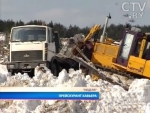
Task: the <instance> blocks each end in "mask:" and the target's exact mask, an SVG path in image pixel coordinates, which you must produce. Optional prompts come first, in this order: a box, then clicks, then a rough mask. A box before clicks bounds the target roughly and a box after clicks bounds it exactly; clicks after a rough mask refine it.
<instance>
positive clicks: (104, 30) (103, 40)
mask: <svg viewBox="0 0 150 113" xmlns="http://www.w3.org/2000/svg"><path fill="white" fill-rule="evenodd" d="M109 19H111V16H110V14H109V16H107V17H106V21H105V25H104V29H103V34H102V35H101V38H100V42H102V43H103V42H105V38H106V36H105V33H106V27H107V25H108V20H109Z"/></svg>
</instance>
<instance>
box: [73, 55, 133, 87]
mask: <svg viewBox="0 0 150 113" xmlns="http://www.w3.org/2000/svg"><path fill="white" fill-rule="evenodd" d="M73 59H74V60H75V61H76V62H79V64H80V65H83V66H85V67H86V68H87V69H89V70H90V71H92V73H93V74H96V75H98V76H99V78H100V79H102V80H106V81H108V82H110V83H112V84H114V85H119V86H121V87H123V88H124V89H125V90H128V89H129V86H128V85H125V84H124V83H123V82H121V81H119V82H117V81H114V80H113V79H111V77H110V76H107V75H105V74H103V72H105V71H104V70H103V69H101V68H95V67H94V66H92V65H90V64H89V63H87V62H86V61H84V60H83V59H82V58H80V57H76V56H74V57H73ZM126 77H128V79H133V77H131V76H129V75H128V74H126Z"/></svg>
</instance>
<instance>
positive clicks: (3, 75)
mask: <svg viewBox="0 0 150 113" xmlns="http://www.w3.org/2000/svg"><path fill="white" fill-rule="evenodd" d="M45 70H46V73H43V71H41V70H40V68H39V67H36V68H35V76H34V77H33V78H30V77H29V76H28V75H27V74H26V73H24V74H20V73H18V74H16V75H15V76H10V74H9V73H8V71H7V68H6V67H5V66H3V65H0V87H10V86H11V87H99V88H100V99H99V100H97V101H83V100H81V101H65V100H64V101H62V100H61V101H60V100H59V101H58V100H1V101H0V113H21V112H22V113H150V97H149V93H150V80H148V79H135V80H134V81H133V82H132V84H131V85H130V88H129V91H125V90H124V89H123V88H122V87H120V86H117V85H112V84H110V83H108V82H107V81H103V80H101V79H100V80H98V81H92V80H91V77H90V75H87V76H86V78H85V77H84V74H83V73H82V71H81V70H77V71H74V70H73V69H70V70H69V73H67V72H66V70H62V71H61V72H60V74H59V76H58V77H55V76H53V74H52V73H51V71H50V70H49V69H47V68H45Z"/></svg>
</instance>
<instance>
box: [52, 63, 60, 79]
mask: <svg viewBox="0 0 150 113" xmlns="http://www.w3.org/2000/svg"><path fill="white" fill-rule="evenodd" d="M51 72H52V74H53V75H54V76H56V77H58V74H59V70H58V65H57V64H56V62H54V63H52V65H51Z"/></svg>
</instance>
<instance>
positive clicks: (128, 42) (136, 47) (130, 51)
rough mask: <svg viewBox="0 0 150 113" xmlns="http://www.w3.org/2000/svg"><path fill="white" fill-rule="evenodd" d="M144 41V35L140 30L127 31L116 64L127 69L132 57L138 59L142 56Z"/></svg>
mask: <svg viewBox="0 0 150 113" xmlns="http://www.w3.org/2000/svg"><path fill="white" fill-rule="evenodd" d="M142 40H143V33H142V32H141V31H140V29H138V28H132V29H131V30H125V31H124V33H123V39H122V43H121V45H120V49H119V52H118V56H117V60H116V63H117V64H120V65H122V66H125V67H126V66H127V65H128V60H129V57H130V55H133V56H136V57H138V56H139V55H140V47H141V44H142Z"/></svg>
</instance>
